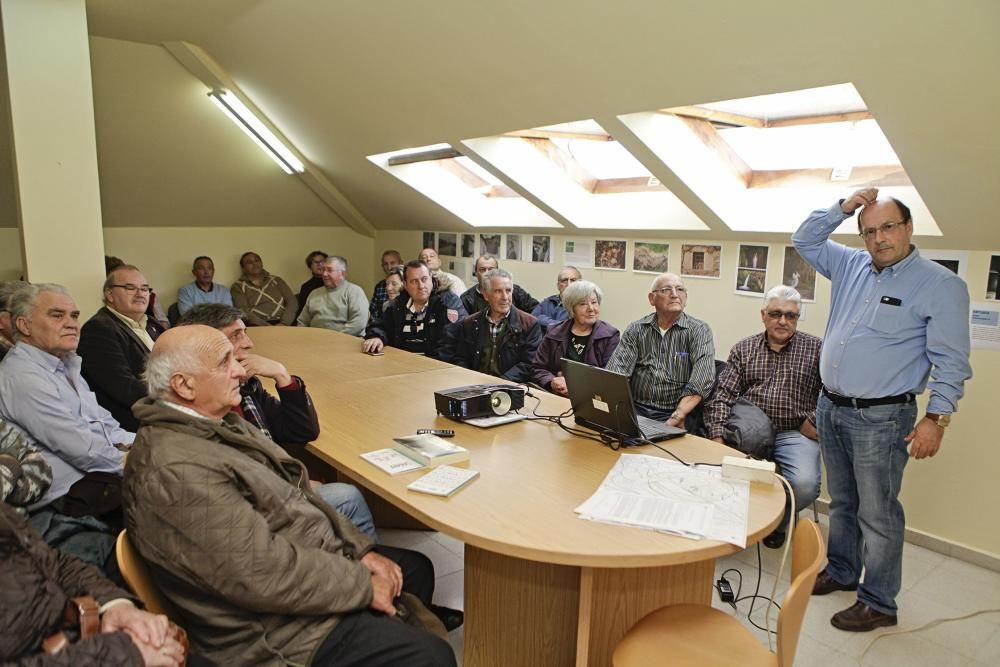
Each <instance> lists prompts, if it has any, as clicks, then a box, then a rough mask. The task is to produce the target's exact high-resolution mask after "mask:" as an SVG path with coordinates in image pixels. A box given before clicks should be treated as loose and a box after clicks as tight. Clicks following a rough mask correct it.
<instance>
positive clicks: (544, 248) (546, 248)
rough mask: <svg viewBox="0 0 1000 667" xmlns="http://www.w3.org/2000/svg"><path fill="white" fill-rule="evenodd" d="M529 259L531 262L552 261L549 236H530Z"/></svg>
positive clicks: (550, 238)
mask: <svg viewBox="0 0 1000 667" xmlns="http://www.w3.org/2000/svg"><path fill="white" fill-rule="evenodd" d="M531 261H532V262H544V263H546V264H549V263H551V262H552V237H551V236H532V237H531Z"/></svg>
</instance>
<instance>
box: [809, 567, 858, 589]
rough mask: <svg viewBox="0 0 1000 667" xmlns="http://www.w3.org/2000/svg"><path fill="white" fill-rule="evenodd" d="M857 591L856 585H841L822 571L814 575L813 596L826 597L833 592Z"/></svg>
mask: <svg viewBox="0 0 1000 667" xmlns="http://www.w3.org/2000/svg"><path fill="white" fill-rule="evenodd" d="M856 590H858V585H857V584H842V583H840V582H839V581H837V580H836V579H834V578H833V577H831V576H830V574H829V573H828V572H827V571H826V570H823V571H822V572H820V573H819V574H818V575H816V583H815V584H814V585H813V592H812V594H813V595H826V594H828V593H832V592H834V591H856Z"/></svg>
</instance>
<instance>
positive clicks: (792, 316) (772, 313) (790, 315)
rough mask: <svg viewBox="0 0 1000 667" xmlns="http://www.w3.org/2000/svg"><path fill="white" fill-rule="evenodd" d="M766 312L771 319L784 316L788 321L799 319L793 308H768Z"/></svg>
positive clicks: (778, 318)
mask: <svg viewBox="0 0 1000 667" xmlns="http://www.w3.org/2000/svg"><path fill="white" fill-rule="evenodd" d="M766 314H767V316H768V317H769V318H771V319H772V320H780V319H781V318H782V317H784V318H785V319H786V320H788V321H789V322H795V321H796V320H798V319H799V314H798V313H796V312H795V311H794V310H768V311H767V312H766Z"/></svg>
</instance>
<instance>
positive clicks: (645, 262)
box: [632, 241, 670, 273]
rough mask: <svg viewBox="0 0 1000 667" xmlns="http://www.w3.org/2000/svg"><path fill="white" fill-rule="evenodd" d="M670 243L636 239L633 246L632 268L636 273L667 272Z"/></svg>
mask: <svg viewBox="0 0 1000 667" xmlns="http://www.w3.org/2000/svg"><path fill="white" fill-rule="evenodd" d="M669 254H670V244H669V243H654V242H652V241H636V242H635V245H634V246H633V248H632V270H633V271H635V272H636V273H666V272H667V271H668V270H669V269H668V268H667V267H668V262H667V255H669Z"/></svg>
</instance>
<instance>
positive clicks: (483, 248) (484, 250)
mask: <svg viewBox="0 0 1000 667" xmlns="http://www.w3.org/2000/svg"><path fill="white" fill-rule="evenodd" d="M479 254H480V255H489V256H490V257H499V256H500V235H499V234H480V235H479Z"/></svg>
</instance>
